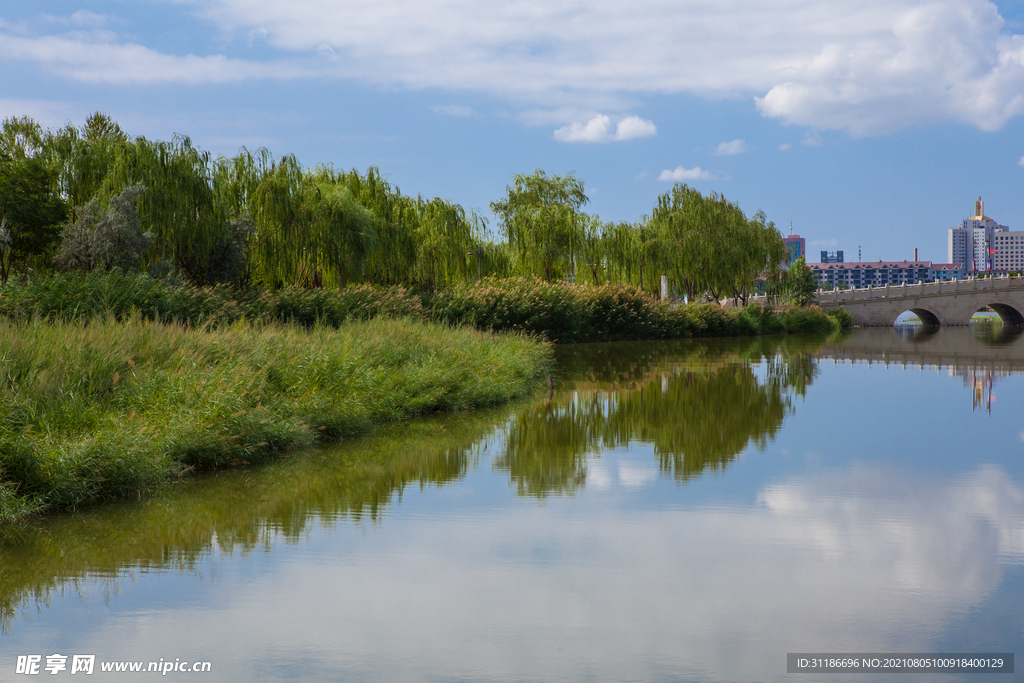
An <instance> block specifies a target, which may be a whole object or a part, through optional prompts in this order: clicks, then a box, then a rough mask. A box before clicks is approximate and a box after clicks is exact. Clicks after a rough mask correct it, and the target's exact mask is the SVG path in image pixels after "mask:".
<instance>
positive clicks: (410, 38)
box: [0, 0, 1024, 262]
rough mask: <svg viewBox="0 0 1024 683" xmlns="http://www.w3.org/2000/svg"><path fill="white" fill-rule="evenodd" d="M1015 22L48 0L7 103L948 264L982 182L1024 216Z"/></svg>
mask: <svg viewBox="0 0 1024 683" xmlns="http://www.w3.org/2000/svg"><path fill="white" fill-rule="evenodd" d="M1022 34H1024V8H1022V7H1021V6H1020V5H1019V4H1017V3H1010V2H997V3H994V4H993V3H989V2H983V1H979V0H951V1H950V2H927V1H926V2H910V0H901V1H898V2H886V3H882V2H880V1H875V2H867V3H860V4H858V5H857V6H856V7H834V6H829V5H821V4H809V3H800V2H796V1H795V0H772V1H771V2H768V3H763V2H762V3H746V2H736V3H733V4H730V5H715V6H711V5H704V4H699V3H681V4H680V3H674V2H672V3H670V2H667V0H644V1H643V2H641V3H640V5H637V6H630V7H626V6H625V5H622V6H619V5H616V4H613V3H607V2H605V3H602V2H598V3H594V4H591V5H588V6H587V7H582V6H579V5H576V4H572V3H568V2H561V1H556V2H550V3H545V4H543V5H541V4H534V3H530V2H519V3H513V4H510V5H504V6H491V5H484V4H476V3H471V2H467V1H466V0H431V1H430V2H427V3H417V4H409V3H403V2H400V0H382V2H379V3H375V4H373V5H365V6H364V5H355V4H346V3H328V2H326V1H325V0H300V1H297V2H293V3H290V4H289V5H287V7H285V6H284V5H280V4H279V3H270V2H268V1H265V0H256V1H253V2H246V3H242V2H240V1H239V0H206V1H204V2H198V0H195V1H192V0H183V1H179V2H164V1H159V0H154V1H151V2H139V3H132V4H130V5H126V4H123V3H115V2H112V1H110V0H93V1H91V2H89V3H74V2H45V3H43V4H41V5H39V4H37V5H31V6H29V5H20V6H12V7H8V8H5V9H4V10H2V11H0V63H2V64H3V76H0V83H2V84H3V90H2V96H0V115H2V116H4V117H7V116H22V115H28V116H32V117H33V118H35V119H36V120H38V121H39V122H40V123H42V124H43V125H44V126H46V127H50V128H54V127H59V126H62V125H64V124H65V123H66V122H68V121H70V122H72V123H74V124H76V125H81V124H82V122H83V121H84V120H85V117H86V116H87V115H88V114H89V113H91V112H93V111H102V112H106V113H109V114H110V115H111V116H112V117H113V118H114V119H116V120H117V121H118V122H119V123H120V124H121V125H122V127H123V128H124V129H125V130H126V131H127V132H129V133H131V134H135V135H145V136H146V137H148V138H151V139H169V138H170V137H172V136H173V135H174V134H184V135H188V136H189V137H191V138H192V140H193V142H194V143H195V144H196V145H198V146H200V147H202V148H203V149H206V150H209V151H210V152H212V153H213V154H214V155H218V154H223V155H232V154H235V153H236V152H237V151H238V149H239V147H241V146H243V145H245V146H247V147H249V148H257V147H260V146H265V147H267V148H268V149H270V150H271V151H272V152H273V153H274V154H276V155H283V154H286V153H294V154H296V155H297V157H298V158H299V160H300V161H301V162H302V163H303V164H305V165H307V166H310V167H312V166H315V165H316V164H318V163H330V164H334V165H335V166H338V167H342V168H349V167H356V168H359V169H361V170H365V169H366V168H367V167H368V166H370V165H377V166H379V167H380V169H381V170H382V171H383V172H384V173H385V174H386V175H387V176H388V177H389V179H390V180H391V181H392V182H393V183H395V184H397V185H399V186H400V187H401V189H402V190H403V191H404V192H406V193H411V194H414V195H415V194H420V193H422V194H423V195H425V196H440V197H443V198H447V199H451V200H454V201H456V202H459V203H460V204H462V205H463V206H466V207H467V208H475V209H477V210H478V211H480V212H481V214H482V215H484V216H486V217H488V219H489V220H490V223H491V226H492V227H495V228H496V221H495V220H494V218H493V216H490V212H489V210H488V204H489V203H490V202H491V201H494V200H497V199H499V198H500V197H501V196H502V195H503V194H504V190H505V186H506V185H507V184H508V183H509V176H510V174H513V173H530V172H532V171H533V170H534V169H536V168H543V169H545V170H546V171H548V172H549V173H567V172H570V171H575V172H576V174H577V176H578V177H580V178H582V179H583V180H585V181H586V187H587V192H588V195H589V197H590V203H589V205H588V206H587V207H586V210H587V211H589V212H592V213H597V214H599V215H601V217H602V218H605V219H607V220H636V219H637V218H639V217H640V216H641V215H642V214H645V213H649V212H650V211H651V209H652V207H653V206H654V204H655V202H656V200H657V196H658V194H660V193H662V192H665V191H667V190H668V189H670V187H671V185H672V183H673V182H686V183H689V184H690V185H692V186H694V187H696V188H697V189H699V190H700V191H702V192H704V193H710V192H718V193H721V194H723V195H724V196H726V197H727V198H729V199H730V200H732V201H735V202H737V203H738V204H739V205H740V207H741V208H742V209H743V210H744V211H745V212H746V213H747V214H748V215H752V214H753V213H754V212H755V211H757V210H759V209H761V210H764V211H765V213H766V214H767V216H768V218H769V219H770V220H772V221H774V222H775V224H776V226H777V227H778V228H779V230H780V232H782V234H783V235H787V234H788V233H789V231H790V225H791V224H792V227H793V232H795V233H798V234H800V235H802V236H804V237H805V238H806V240H807V251H808V252H809V253H810V254H812V255H816V254H817V253H818V252H820V251H830V252H832V251H836V250H844V251H845V253H846V254H848V255H852V254H855V253H857V249H858V247H859V248H860V249H861V251H862V254H863V256H862V258H863V259H864V260H877V259H879V258H881V259H888V260H907V259H910V258H912V255H913V252H914V248H915V247H916V248H917V249H918V251H919V258H921V259H922V260H930V261H933V262H945V261H946V260H947V258H946V242H945V240H944V239H943V236H944V235H945V232H946V230H947V229H948V228H949V227H950V226H953V225H956V224H957V223H958V222H959V221H960V220H961V219H962V218H963V217H964V215H965V214H964V211H965V207H968V206H969V205H970V203H971V202H973V201H974V198H975V197H976V196H977V195H979V194H980V195H982V196H983V197H984V198H985V201H986V206H987V207H988V208H987V213H988V214H989V215H991V216H993V217H994V218H995V219H996V220H997V221H998V222H999V223H1001V224H1004V225H1009V226H1011V228H1013V227H1014V226H1017V227H1019V226H1022V225H1024V197H1021V193H1020V192H1019V191H1018V188H1019V186H1020V182H1021V180H1022V179H1024V135H1022V134H1021V133H1022V132H1024V120H1022V117H1021V114H1022V113H1024V36H1022Z"/></svg>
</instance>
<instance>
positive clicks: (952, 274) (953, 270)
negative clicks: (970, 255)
mask: <svg viewBox="0 0 1024 683" xmlns="http://www.w3.org/2000/svg"><path fill="white" fill-rule="evenodd" d="M963 279H964V264H962V263H933V264H932V280H933V281H942V282H948V281H950V280H963Z"/></svg>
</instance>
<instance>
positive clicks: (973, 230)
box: [948, 197, 1009, 273]
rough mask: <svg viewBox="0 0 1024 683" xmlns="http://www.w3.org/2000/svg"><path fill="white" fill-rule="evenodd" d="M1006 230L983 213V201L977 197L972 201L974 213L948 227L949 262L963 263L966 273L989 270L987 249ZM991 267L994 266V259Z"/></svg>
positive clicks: (993, 244)
mask: <svg viewBox="0 0 1024 683" xmlns="http://www.w3.org/2000/svg"><path fill="white" fill-rule="evenodd" d="M1007 231H1009V228H1008V227H1006V226H1005V225H1000V224H999V223H996V222H995V221H994V220H992V219H991V218H989V217H988V216H986V215H985V203H984V202H982V201H981V197H978V201H976V202H974V215H973V216H971V217H970V218H965V219H964V220H963V222H962V223H960V225H959V226H958V227H955V228H950V229H949V243H948V253H949V262H950V263H962V264H964V271H965V272H968V273H977V272H984V271H987V270H989V267H988V257H989V255H990V254H989V249H994V248H995V242H996V235H997V234H1002V233H1005V232H1007ZM992 256H995V254H992ZM992 267H993V269H995V268H996V266H995V262H994V261H993V264H992Z"/></svg>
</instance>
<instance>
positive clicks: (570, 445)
mask: <svg viewBox="0 0 1024 683" xmlns="http://www.w3.org/2000/svg"><path fill="white" fill-rule="evenodd" d="M819 346H820V342H815V341H811V340H807V339H786V340H772V339H764V338H758V339H751V340H743V341H738V342H737V341H731V342H728V343H723V341H721V340H717V341H714V342H696V341H691V342H685V343H676V344H660V345H651V344H642V343H622V344H603V345H579V346H575V347H566V348H563V349H560V358H559V365H560V367H561V368H563V371H564V373H565V374H564V375H563V376H562V377H561V378H559V379H558V380H557V381H556V386H557V387H558V390H557V391H556V392H554V393H553V394H552V395H550V396H548V397H547V398H545V399H544V400H541V401H537V402H535V403H533V404H532V405H530V406H528V407H526V408H524V409H522V410H520V411H519V412H518V413H516V414H515V416H514V417H513V418H512V420H511V421H510V423H509V425H508V427H507V432H506V438H505V443H504V448H503V449H502V451H501V452H500V453H498V454H497V456H496V457H495V459H494V461H493V466H494V468H495V469H496V470H498V471H505V472H508V474H509V477H510V478H511V480H512V481H513V482H514V483H515V486H516V489H517V491H518V493H519V494H520V495H523V496H536V497H539V498H543V497H545V496H548V495H552V494H572V493H574V492H575V491H577V490H579V489H581V488H583V487H584V486H585V484H586V479H587V460H588V457H589V456H592V455H595V454H598V453H600V452H601V451H603V450H608V449H615V448H623V447H627V446H629V445H630V444H631V443H647V444H652V445H653V447H654V452H655V454H656V456H657V458H658V460H659V464H660V467H661V470H662V472H664V473H665V474H666V475H671V476H673V477H674V478H675V479H676V480H677V481H679V482H685V481H687V480H689V479H691V478H693V477H697V476H700V475H701V473H703V472H705V471H707V470H715V471H720V470H722V469H723V468H725V467H726V465H728V464H729V463H730V462H732V460H734V459H735V458H736V456H737V455H739V454H740V453H741V452H742V451H743V450H744V449H745V448H746V447H747V445H748V444H750V443H753V444H754V445H755V446H756V447H758V448H759V449H760V448H764V446H765V445H766V444H767V441H768V439H770V438H773V437H774V436H775V434H776V433H777V432H778V430H779V429H780V428H781V426H782V423H783V420H784V419H785V417H786V415H788V414H791V413H792V411H793V408H792V396H793V395H794V394H796V395H800V396H802V395H804V392H805V391H806V389H807V386H808V385H809V384H810V383H811V381H812V380H813V378H814V376H815V372H816V368H815V364H814V359H813V353H814V351H815V350H816V349H817V348H818V347H819ZM755 364H760V365H758V366H757V367H755Z"/></svg>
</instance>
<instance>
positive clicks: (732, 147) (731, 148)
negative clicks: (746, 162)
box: [715, 139, 749, 157]
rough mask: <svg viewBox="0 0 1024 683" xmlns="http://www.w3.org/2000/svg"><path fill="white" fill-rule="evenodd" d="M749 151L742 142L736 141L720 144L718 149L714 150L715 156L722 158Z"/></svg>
mask: <svg viewBox="0 0 1024 683" xmlns="http://www.w3.org/2000/svg"><path fill="white" fill-rule="evenodd" d="M747 149H749V148H748V147H747V143H746V142H744V141H743V140H740V139H736V140H732V141H730V142H720V143H718V147H717V148H716V149H715V156H719V157H724V156H729V155H732V154H743V153H744V152H746V151H747Z"/></svg>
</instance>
